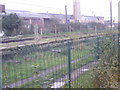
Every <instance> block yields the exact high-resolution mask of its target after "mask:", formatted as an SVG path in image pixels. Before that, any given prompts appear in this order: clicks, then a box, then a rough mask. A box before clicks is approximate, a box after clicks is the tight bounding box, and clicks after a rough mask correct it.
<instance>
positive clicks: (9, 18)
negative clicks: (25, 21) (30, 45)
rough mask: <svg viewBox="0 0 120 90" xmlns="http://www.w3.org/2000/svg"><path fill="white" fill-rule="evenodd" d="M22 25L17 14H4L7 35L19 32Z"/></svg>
mask: <svg viewBox="0 0 120 90" xmlns="http://www.w3.org/2000/svg"><path fill="white" fill-rule="evenodd" d="M20 25H21V19H20V18H19V17H18V16H17V14H9V15H5V16H3V19H2V27H3V31H4V33H5V35H6V36H12V35H17V34H19V31H18V28H19V27H20Z"/></svg>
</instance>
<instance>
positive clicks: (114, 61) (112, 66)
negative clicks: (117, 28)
mask: <svg viewBox="0 0 120 90" xmlns="http://www.w3.org/2000/svg"><path fill="white" fill-rule="evenodd" d="M116 42H117V40H116V41H114V40H112V39H111V37H108V39H106V40H105V41H104V42H103V44H102V45H101V46H100V50H99V52H100V64H99V66H97V67H96V68H95V69H94V70H93V72H94V73H93V76H92V77H93V84H94V87H95V88H118V78H120V77H119V75H120V72H118V67H119V63H118V45H117V43H116Z"/></svg>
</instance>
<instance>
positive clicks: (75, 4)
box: [73, 0, 81, 21]
mask: <svg viewBox="0 0 120 90" xmlns="http://www.w3.org/2000/svg"><path fill="white" fill-rule="evenodd" d="M73 17H74V20H75V21H80V20H81V11H80V1H79V0H73Z"/></svg>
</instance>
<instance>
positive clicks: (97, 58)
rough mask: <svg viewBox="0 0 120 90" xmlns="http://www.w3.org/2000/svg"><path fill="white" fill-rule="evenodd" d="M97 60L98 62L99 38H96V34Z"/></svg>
mask: <svg viewBox="0 0 120 90" xmlns="http://www.w3.org/2000/svg"><path fill="white" fill-rule="evenodd" d="M96 58H97V60H99V58H100V57H99V36H98V34H97V57H96Z"/></svg>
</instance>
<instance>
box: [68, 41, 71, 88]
mask: <svg viewBox="0 0 120 90" xmlns="http://www.w3.org/2000/svg"><path fill="white" fill-rule="evenodd" d="M70 54H71V50H70V42H69V41H68V87H69V88H70V87H71V84H70V82H71V63H70V61H71V55H70Z"/></svg>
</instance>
